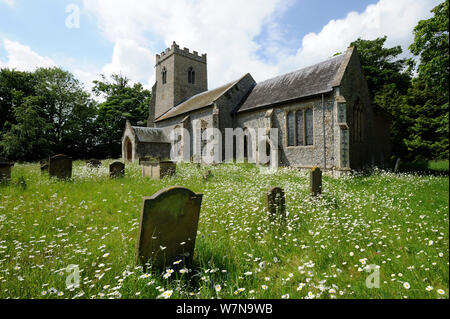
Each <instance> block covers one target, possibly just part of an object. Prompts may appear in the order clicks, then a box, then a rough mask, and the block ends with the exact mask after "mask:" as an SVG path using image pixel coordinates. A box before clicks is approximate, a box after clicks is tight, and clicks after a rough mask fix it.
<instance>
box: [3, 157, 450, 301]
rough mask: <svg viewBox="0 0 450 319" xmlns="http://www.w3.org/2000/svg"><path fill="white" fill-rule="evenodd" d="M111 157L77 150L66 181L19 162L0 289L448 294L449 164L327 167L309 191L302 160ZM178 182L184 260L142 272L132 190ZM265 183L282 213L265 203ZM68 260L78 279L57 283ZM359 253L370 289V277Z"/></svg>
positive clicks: (123, 293)
mask: <svg viewBox="0 0 450 319" xmlns="http://www.w3.org/2000/svg"><path fill="white" fill-rule="evenodd" d="M109 163H110V162H109V161H103V166H102V167H101V168H99V169H92V168H87V167H86V166H85V164H84V162H81V161H79V162H75V163H74V170H73V179H72V180H71V181H57V180H53V179H49V178H48V176H47V175H41V173H40V170H39V165H38V164H16V166H15V167H14V168H13V173H12V181H11V182H10V183H9V185H2V186H0V298H38V299H39V298H42V299H47V298H48V299H51V298H81V299H89V298H99V299H106V298H224V299H230V298H257V299H259V298H264V299H266V298H267V299H280V298H291V299H297V298H346V299H348V298H396V299H397V298H398V299H403V298H432V299H435V298H446V299H448V298H449V179H448V176H433V175H419V174H414V173H401V174H393V173H389V172H385V171H381V170H375V171H372V172H371V173H370V174H359V175H358V174H357V175H353V176H348V177H342V178H339V179H333V178H331V177H327V176H324V184H323V188H324V191H323V194H322V195H321V196H318V197H316V198H313V197H311V196H309V178H308V175H307V172H302V171H298V170H294V169H289V168H280V169H279V170H278V171H277V172H275V173H273V174H267V173H265V172H264V171H261V170H260V169H259V168H258V167H255V166H252V165H249V164H223V165H219V166H209V167H206V166H204V167H201V168H197V167H196V165H192V164H180V165H178V167H177V174H176V175H175V176H173V177H170V178H166V179H164V180H162V181H154V180H150V179H147V178H143V177H141V176H140V175H141V174H140V168H139V166H138V165H136V164H129V165H127V167H126V177H125V178H121V179H114V180H111V179H109V176H108V169H107V166H108V164H109ZM206 170H211V172H212V174H213V177H212V178H211V179H210V180H208V181H207V182H204V181H203V179H202V176H203V174H204V172H205V171H206ZM175 185H177V186H183V187H187V188H189V189H191V190H192V191H194V192H199V193H202V194H203V203H202V209H201V212H200V221H199V229H198V235H197V239H196V247H195V254H194V262H193V264H192V265H191V266H190V267H189V268H185V267H183V266H181V267H177V268H175V267H173V269H167V270H166V271H165V272H163V273H159V272H154V271H153V272H148V273H144V272H143V269H142V267H141V266H137V265H135V263H134V260H135V249H136V241H137V232H138V226H139V217H140V211H141V207H142V198H143V197H144V196H151V195H152V194H154V193H155V192H157V191H158V190H160V189H162V188H166V187H169V186H175ZM274 186H279V187H282V188H283V189H284V191H285V194H286V210H287V219H286V221H285V222H283V221H280V220H275V221H273V220H271V219H270V218H269V216H268V214H267V212H266V208H265V202H264V194H265V193H266V192H267V190H268V189H269V188H271V187H274ZM69 265H77V266H78V267H79V270H80V286H79V287H73V286H67V285H66V279H67V276H68V275H69V273H68V272H67V271H66V270H67V267H68V266H69ZM369 265H376V269H377V271H378V273H379V288H368V286H367V285H366V281H367V278H368V276H369V275H371V274H372V271H370V269H368V266H369Z"/></svg>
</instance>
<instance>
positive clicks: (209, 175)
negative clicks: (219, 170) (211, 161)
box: [203, 170, 213, 182]
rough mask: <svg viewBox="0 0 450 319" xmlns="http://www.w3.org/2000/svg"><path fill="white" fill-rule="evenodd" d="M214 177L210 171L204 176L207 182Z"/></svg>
mask: <svg viewBox="0 0 450 319" xmlns="http://www.w3.org/2000/svg"><path fill="white" fill-rule="evenodd" d="M212 177H213V174H212V173H211V171H210V170H207V171H206V172H205V173H204V174H203V181H204V182H207V181H208V180H209V179H211V178H212Z"/></svg>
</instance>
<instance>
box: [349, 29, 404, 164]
mask: <svg viewBox="0 0 450 319" xmlns="http://www.w3.org/2000/svg"><path fill="white" fill-rule="evenodd" d="M386 40H387V37H386V36H385V37H382V38H377V39H375V40H362V39H360V38H358V39H357V40H356V41H354V42H352V43H351V46H355V47H356V48H357V50H358V53H359V57H360V60H361V67H362V70H363V73H364V75H365V78H366V80H367V85H368V87H369V90H370V92H371V95H372V102H373V104H375V105H378V106H379V107H381V108H383V109H384V110H385V111H387V112H388V113H389V114H390V115H391V117H392V127H391V137H392V144H393V152H392V153H393V154H392V155H393V156H394V157H399V156H400V157H402V158H405V155H406V152H407V151H408V148H407V146H406V145H405V142H404V140H405V138H406V134H407V131H406V129H407V126H408V119H407V118H406V117H405V114H404V110H405V106H406V101H407V99H406V96H405V95H406V94H407V92H408V89H409V88H410V86H411V68H410V67H409V65H410V64H409V63H408V60H407V59H400V58H398V56H399V55H400V54H402V52H403V51H402V48H401V47H400V46H394V47H392V48H386V47H384V45H385V42H386Z"/></svg>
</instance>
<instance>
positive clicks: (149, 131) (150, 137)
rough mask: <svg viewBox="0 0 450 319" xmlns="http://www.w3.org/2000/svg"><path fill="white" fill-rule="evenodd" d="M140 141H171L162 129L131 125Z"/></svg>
mask: <svg viewBox="0 0 450 319" xmlns="http://www.w3.org/2000/svg"><path fill="white" fill-rule="evenodd" d="M131 128H132V129H133V131H134V133H135V134H136V139H137V141H138V142H140V143H170V141H169V140H168V138H167V136H166V135H165V134H164V132H163V130H162V129H159V128H153V127H140V126H132V127H131Z"/></svg>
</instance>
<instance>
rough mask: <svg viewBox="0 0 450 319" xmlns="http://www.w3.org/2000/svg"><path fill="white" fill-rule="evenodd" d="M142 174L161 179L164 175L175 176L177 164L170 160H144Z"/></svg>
mask: <svg viewBox="0 0 450 319" xmlns="http://www.w3.org/2000/svg"><path fill="white" fill-rule="evenodd" d="M141 166H142V176H143V177H150V178H152V179H155V180H160V179H162V178H164V177H169V176H173V175H174V174H175V173H176V170H177V164H175V163H174V162H170V161H161V162H147V161H142V162H141Z"/></svg>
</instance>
